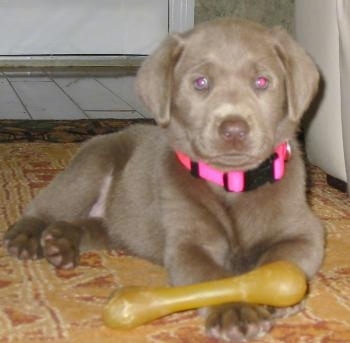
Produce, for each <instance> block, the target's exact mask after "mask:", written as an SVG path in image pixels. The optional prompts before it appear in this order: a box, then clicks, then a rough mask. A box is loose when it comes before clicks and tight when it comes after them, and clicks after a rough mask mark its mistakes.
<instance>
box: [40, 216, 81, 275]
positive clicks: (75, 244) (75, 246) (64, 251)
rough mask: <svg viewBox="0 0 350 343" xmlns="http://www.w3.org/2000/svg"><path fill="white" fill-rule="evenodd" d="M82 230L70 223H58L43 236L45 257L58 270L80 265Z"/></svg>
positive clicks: (52, 225)
mask: <svg viewBox="0 0 350 343" xmlns="http://www.w3.org/2000/svg"><path fill="white" fill-rule="evenodd" d="M80 240H81V230H80V228H79V227H76V226H74V225H72V224H70V223H66V222H56V223H54V224H51V225H50V226H49V227H48V228H47V229H46V230H45V231H44V232H43V234H42V237H41V246H42V249H43V252H44V256H45V257H46V259H47V260H48V262H50V263H51V264H53V265H54V266H55V267H57V268H62V269H70V268H74V267H75V266H76V265H77V264H78V263H79V245H80Z"/></svg>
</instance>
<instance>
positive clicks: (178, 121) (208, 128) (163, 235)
mask: <svg viewBox="0 0 350 343" xmlns="http://www.w3.org/2000/svg"><path fill="white" fill-rule="evenodd" d="M261 75H263V76H266V77H268V78H269V80H270V84H269V87H268V88H266V89H256V87H255V84H254V81H255V79H256V78H257V77H259V76H261ZM198 76H206V77H208V79H209V89H205V90H204V91H203V90H201V91H200V90H197V89H195V88H194V86H193V82H194V80H195V79H196V77H198ZM318 79H319V76H318V72H317V69H316V67H315V65H314V64H313V62H312V61H311V59H310V58H309V56H308V55H307V54H306V53H305V52H304V51H303V50H302V49H301V48H300V47H299V46H298V45H297V44H296V43H295V42H294V41H293V40H292V39H291V38H290V37H289V35H288V34H287V33H286V32H284V31H283V30H282V29H279V28H273V29H267V28H263V27H261V26H259V25H256V24H253V23H250V22H246V21H242V20H233V19H220V20H216V21H213V22H209V23H205V24H202V25H199V26H198V27H196V28H195V29H194V30H192V31H189V32H187V33H184V34H176V35H172V36H170V37H169V38H167V39H166V40H165V41H164V42H163V44H162V45H161V46H160V47H159V48H158V49H157V50H156V51H155V52H154V54H153V55H151V56H150V57H149V58H148V59H147V60H146V61H145V62H144V63H143V65H142V67H141V68H140V70H139V72H138V76H137V90H138V93H139V94H140V96H141V98H142V100H143V101H144V103H145V105H146V106H147V107H148V108H149V110H150V111H151V112H153V114H154V116H155V119H156V121H157V122H158V124H159V126H157V127H154V126H147V125H146V126H142V125H135V126H133V127H130V128H128V129H126V130H124V131H122V132H121V133H115V134H110V135H106V136H102V137H97V138H94V139H92V140H90V141H89V142H87V143H86V144H84V145H83V147H82V148H81V150H80V152H78V154H77V155H76V156H75V158H74V159H73V161H72V162H71V164H70V165H69V166H68V167H67V169H66V170H65V171H64V172H63V173H61V174H60V175H59V176H58V177H57V178H56V179H55V180H54V181H53V182H52V183H51V184H50V185H49V187H48V188H46V189H44V190H43V191H42V192H41V193H40V194H39V195H38V196H37V197H36V198H35V199H34V200H33V201H32V203H31V204H29V206H28V208H27V209H26V211H25V213H24V216H23V217H22V218H21V219H20V220H19V221H18V222H17V223H15V224H14V225H13V226H12V227H11V228H10V230H9V231H8V232H7V233H6V235H5V245H6V247H7V249H8V251H9V252H10V253H11V254H12V255H14V256H17V257H19V258H23V259H26V258H36V257H42V256H45V257H46V258H47V259H48V261H49V262H50V263H52V264H54V265H55V266H57V267H60V268H69V267H73V266H75V265H76V264H77V263H78V259H79V251H81V250H83V249H87V248H97V247H103V246H107V247H110V248H124V249H128V250H129V251H130V253H132V254H135V255H139V256H142V257H145V258H148V259H150V260H152V261H155V262H158V263H162V264H164V265H165V267H166V268H167V269H168V271H169V274H170V279H171V282H172V283H173V284H174V285H182V284H190V283H194V282H200V281H204V280H209V279H218V278H223V277H226V276H230V275H235V274H239V273H242V272H245V271H247V270H250V269H252V268H255V267H256V266H258V265H261V264H264V263H268V262H271V261H275V260H280V259H286V260H290V261H293V262H295V263H296V264H298V265H299V266H300V267H301V268H302V269H303V270H304V271H305V273H306V275H307V276H308V277H309V278H312V276H313V275H314V274H315V273H316V272H317V270H318V268H319V267H320V264H321V262H322V258H323V253H324V232H323V228H322V225H321V224H320V222H319V220H318V219H317V218H316V217H315V216H314V215H313V214H312V213H311V211H310V209H309V207H308V204H307V201H306V198H305V189H304V184H305V175H304V174H305V173H304V166H303V162H302V158H301V156H300V152H299V148H298V143H297V142H296V139H295V134H296V130H297V128H298V124H299V121H300V119H301V117H302V115H303V113H304V111H305V110H306V109H307V107H308V106H309V104H310V102H311V100H312V98H313V96H314V94H315V92H316V91H317V88H318ZM284 141H290V143H291V146H292V151H293V155H292V158H291V159H290V161H289V162H288V163H287V166H286V175H285V177H284V178H283V179H282V180H281V181H279V182H276V183H273V184H270V183H268V184H265V185H263V186H261V187H260V188H258V189H256V190H253V191H250V192H246V193H237V194H236V193H229V192H226V191H225V190H224V189H223V188H221V187H219V186H217V185H215V184H211V183H208V182H206V181H203V180H200V179H196V178H194V177H192V176H191V175H190V173H189V172H188V171H187V170H186V169H185V168H184V167H183V166H182V165H181V164H180V163H179V161H178V160H177V158H176V156H175V153H174V150H180V151H182V152H184V153H186V154H187V155H189V156H190V157H191V158H192V159H193V160H201V161H204V162H206V163H209V164H211V165H212V166H214V167H216V168H218V169H221V170H223V171H227V170H232V169H236V170H237V169H239V170H248V169H251V168H255V167H257V166H258V165H259V164H260V163H261V162H262V161H264V160H265V159H267V158H268V157H269V156H270V155H271V154H272V152H273V149H274V147H275V146H277V145H278V144H279V143H281V142H284ZM96 203H98V204H99V205H98V206H97V205H96ZM94 205H95V206H94ZM92 208H94V210H93V211H92V212H93V215H94V216H95V217H97V218H91V217H89V214H91V210H92ZM300 307H301V306H300V305H299V306H297V307H296V308H294V309H289V310H285V311H275V310H273V309H271V308H269V307H264V306H255V305H247V304H229V305H226V306H219V307H214V308H208V309H205V310H203V311H202V313H203V315H205V316H206V318H207V323H206V327H207V331H208V333H209V334H211V335H213V336H215V337H218V338H220V339H222V340H226V341H234V340H245V339H252V338H254V337H258V336H260V335H261V334H263V333H265V332H266V331H268V330H269V329H270V328H271V324H272V322H273V320H274V318H275V317H278V316H282V315H283V314H285V313H288V312H291V311H293V310H299V309H300Z"/></svg>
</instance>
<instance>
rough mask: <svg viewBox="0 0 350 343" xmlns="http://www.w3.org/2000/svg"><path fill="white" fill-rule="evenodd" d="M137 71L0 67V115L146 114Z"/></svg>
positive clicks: (80, 116) (85, 116)
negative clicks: (138, 92)
mask: <svg viewBox="0 0 350 343" xmlns="http://www.w3.org/2000/svg"><path fill="white" fill-rule="evenodd" d="M135 73H136V70H135V69H126V68H80V69H79V68H70V69H69V68H67V69H58V68H51V69H11V70H10V69H3V70H0V119H36V120H39V119H53V120H58V119H101V118H145V117H146V118H149V117H150V115H149V114H148V113H147V111H146V110H145V109H144V107H143V105H142V104H141V102H140V101H139V99H138V98H137V96H136V94H135V92H134V80H135Z"/></svg>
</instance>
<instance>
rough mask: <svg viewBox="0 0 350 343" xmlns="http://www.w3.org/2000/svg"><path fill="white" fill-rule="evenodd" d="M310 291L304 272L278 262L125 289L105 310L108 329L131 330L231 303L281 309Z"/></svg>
mask: <svg viewBox="0 0 350 343" xmlns="http://www.w3.org/2000/svg"><path fill="white" fill-rule="evenodd" d="M306 291H307V281H306V277H305V274H304V273H303V271H302V270H301V269H300V268H298V267H297V266H296V265H295V264H293V263H291V262H287V261H278V262H274V263H271V264H266V265H263V266H261V267H259V268H257V269H254V270H253V271H251V272H249V273H246V274H242V275H239V276H235V277H231V278H227V279H221V280H216V281H209V282H205V283H198V284H193V285H189V286H182V287H163V288H150V287H121V288H119V289H117V290H116V291H115V292H114V293H113V294H112V296H111V298H110V300H109V301H108V303H107V305H106V306H105V308H104V311H103V319H104V322H105V324H106V325H107V326H109V327H111V328H116V329H130V328H134V327H136V326H138V325H142V324H146V323H148V322H150V321H152V320H154V319H157V318H160V317H163V316H166V315H168V314H170V313H174V312H178V311H184V310H190V309H194V308H199V307H205V306H211V305H220V304H224V303H229V302H240V301H242V302H248V303H254V304H265V305H271V306H277V307H285V306H292V305H295V304H297V303H298V302H300V301H301V300H302V299H303V297H304V296H305V293H306Z"/></svg>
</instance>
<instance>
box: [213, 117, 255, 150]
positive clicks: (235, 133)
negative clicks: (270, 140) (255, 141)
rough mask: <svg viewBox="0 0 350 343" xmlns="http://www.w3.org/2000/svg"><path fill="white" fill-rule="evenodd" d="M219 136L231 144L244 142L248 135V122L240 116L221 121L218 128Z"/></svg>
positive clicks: (238, 144)
mask: <svg viewBox="0 0 350 343" xmlns="http://www.w3.org/2000/svg"><path fill="white" fill-rule="evenodd" d="M218 131H219V136H220V138H221V139H222V140H223V141H224V142H225V143H226V144H229V145H231V146H234V147H236V146H240V145H242V144H244V142H245V141H246V139H247V137H248V135H249V131H250V129H249V125H248V123H247V122H246V121H245V120H244V119H243V118H240V117H232V118H229V119H225V120H223V121H222V122H221V124H220V125H219V128H218Z"/></svg>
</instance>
